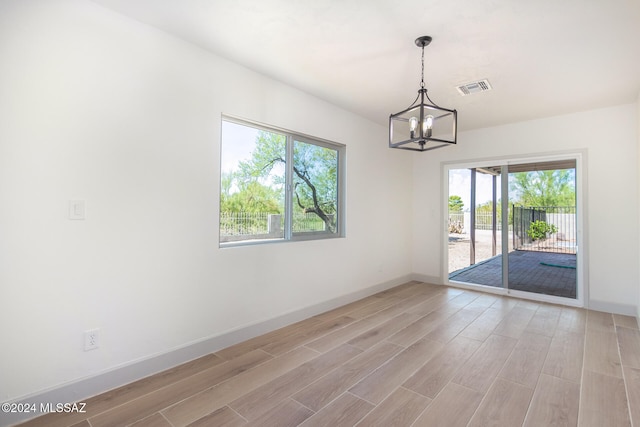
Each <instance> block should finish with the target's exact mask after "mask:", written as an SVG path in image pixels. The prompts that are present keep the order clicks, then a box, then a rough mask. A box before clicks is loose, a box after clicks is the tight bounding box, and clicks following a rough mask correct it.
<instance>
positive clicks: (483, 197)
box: [449, 169, 501, 211]
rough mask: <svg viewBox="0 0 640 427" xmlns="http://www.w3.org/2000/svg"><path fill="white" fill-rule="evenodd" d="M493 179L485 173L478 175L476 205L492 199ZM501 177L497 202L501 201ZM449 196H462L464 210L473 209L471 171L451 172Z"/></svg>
mask: <svg viewBox="0 0 640 427" xmlns="http://www.w3.org/2000/svg"><path fill="white" fill-rule="evenodd" d="M492 188H493V187H492V178H491V175H488V174H484V173H477V174H476V205H481V204H483V203H485V202H488V201H491V199H492V194H493V190H492ZM500 188H501V185H500V177H498V182H497V190H496V191H497V200H499V199H500ZM449 195H450V196H454V195H455V196H460V197H461V198H462V201H463V202H464V207H463V208H462V209H463V210H465V211H467V210H469V209H470V208H471V171H470V170H469V169H451V170H450V171H449Z"/></svg>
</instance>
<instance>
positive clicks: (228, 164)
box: [220, 121, 286, 243]
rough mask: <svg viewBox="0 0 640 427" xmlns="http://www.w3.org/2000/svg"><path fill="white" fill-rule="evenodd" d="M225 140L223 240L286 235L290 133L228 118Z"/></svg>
mask: <svg viewBox="0 0 640 427" xmlns="http://www.w3.org/2000/svg"><path fill="white" fill-rule="evenodd" d="M222 141H223V144H222V150H221V151H222V152H221V171H222V173H221V177H220V183H221V189H220V242H221V243H226V242H237V241H246V240H264V239H282V238H284V219H285V157H286V155H285V144H286V137H285V136H284V135H282V134H278V133H275V132H268V131H265V130H261V129H257V128H253V127H249V126H245V125H239V124H236V123H233V122H227V121H223V122H222Z"/></svg>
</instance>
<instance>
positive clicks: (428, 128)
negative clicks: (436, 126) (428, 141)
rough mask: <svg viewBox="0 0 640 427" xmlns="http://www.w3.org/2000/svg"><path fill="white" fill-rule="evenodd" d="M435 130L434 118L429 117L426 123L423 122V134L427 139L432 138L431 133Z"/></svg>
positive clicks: (425, 119) (425, 120) (426, 118)
mask: <svg viewBox="0 0 640 427" xmlns="http://www.w3.org/2000/svg"><path fill="white" fill-rule="evenodd" d="M432 130H433V116H431V115H429V116H427V117H425V118H424V122H422V134H423V135H424V136H426V137H427V138H429V137H431V132H432Z"/></svg>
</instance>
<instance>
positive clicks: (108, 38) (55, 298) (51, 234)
mask: <svg viewBox="0 0 640 427" xmlns="http://www.w3.org/2000/svg"><path fill="white" fill-rule="evenodd" d="M0 58H2V66H0V94H1V95H0V286H1V296H0V325H3V334H2V344H1V346H2V349H1V351H0V401H5V400H9V399H16V398H21V397H24V396H28V395H32V394H34V393H38V392H41V391H43V390H46V389H49V388H52V387H56V386H59V385H61V384H65V383H68V382H73V381H76V380H78V379H81V378H86V377H91V376H93V375H96V374H98V373H102V372H106V371H109V370H111V369H114V368H117V367H121V366H124V365H127V364H130V363H132V362H134V361H139V360H142V359H145V358H148V357H151V356H154V355H158V354H162V353H165V352H168V351H171V350H173V349H177V348H180V347H183V346H187V345H189V344H192V343H195V342H198V341H201V340H206V339H208V338H211V337H215V336H219V335H221V334H224V333H227V332H229V331H233V330H236V329H238V328H242V327H245V326H247V325H252V324H255V323H257V322H262V321H265V320H267V319H274V318H277V317H278V316H282V315H285V314H287V313H291V312H294V311H296V310H299V309H301V308H305V307H309V306H313V305H315V304H318V303H321V302H325V301H329V300H331V299H334V298H337V297H340V296H344V295H347V294H351V293H356V292H360V291H363V290H364V291H366V290H367V289H369V288H371V289H373V287H374V286H376V285H383V286H386V285H388V286H390V285H391V284H394V283H396V282H398V281H399V280H403V279H406V278H407V277H409V276H410V273H411V255H410V254H411V234H410V233H411V227H410V226H411V222H410V219H411V215H412V210H411V208H410V206H411V201H412V191H413V189H412V186H411V155H410V154H409V153H404V152H400V151H396V150H392V151H390V150H389V149H388V148H387V141H386V135H387V130H386V128H384V127H383V126H379V125H376V124H374V123H371V122H369V121H366V120H364V119H362V118H359V117H358V116H355V115H353V114H350V113H348V112H346V111H342V110H340V109H338V108H336V107H334V106H332V105H329V104H327V103H325V102H323V101H321V100H318V99H315V98H313V97H311V96H308V95H306V94H304V93H302V92H299V91H297V90H294V89H292V88H291V87H288V86H286V85H284V84H281V83H278V82H275V81H272V80H269V79H267V78H265V77H262V76H260V75H257V74H255V73H253V72H252V71H249V70H247V69H245V68H242V67H239V66H236V65H234V64H232V63H230V62H228V61H226V60H223V59H221V58H219V57H216V56H214V55H212V54H210V53H207V52H205V51H203V50H201V49H199V48H197V47H194V46H192V45H189V44H187V43H184V42H182V41H180V40H177V39H175V38H172V37H170V36H168V35H166V34H164V33H162V32H159V31H157V30H155V29H152V28H150V27H147V26H144V25H141V24H139V23H137V22H136V21H133V20H130V19H128V18H125V17H123V16H120V15H117V14H115V13H112V12H110V11H108V10H106V9H103V8H101V7H99V6H97V5H95V4H93V3H90V2H86V1H80V0H65V1H55V2H51V1H23V0H10V1H6V0H5V1H3V2H2V3H0ZM222 113H226V114H232V115H235V116H239V117H245V118H249V119H252V120H256V121H259V122H263V123H268V124H271V125H275V126H279V127H283V128H287V129H291V130H294V131H298V132H302V133H306V134H310V135H315V136H317V137H320V138H324V139H328V140H333V141H336V142H339V143H343V144H346V145H347V193H348V195H347V237H346V238H344V239H332V240H326V241H311V242H298V243H282V244H271V245H260V246H250V247H234V248H226V249H220V248H218V234H217V233H218V227H217V224H218V198H219V190H218V189H219V135H220V115H221V114H222ZM72 199H83V200H86V206H87V207H86V209H87V219H86V220H85V221H70V220H69V219H67V209H68V201H69V200H72ZM399 218H400V219H402V220H398V219H399ZM90 328H100V330H101V347H100V348H99V349H98V350H95V351H90V352H84V351H83V350H82V333H83V331H84V330H86V329H90ZM80 397H82V396H80Z"/></svg>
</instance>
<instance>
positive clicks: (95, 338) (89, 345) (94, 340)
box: [84, 329, 100, 351]
mask: <svg viewBox="0 0 640 427" xmlns="http://www.w3.org/2000/svg"><path fill="white" fill-rule="evenodd" d="M98 347H100V329H89V330H88V331H84V351H89V350H95V349H96V348H98Z"/></svg>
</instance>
